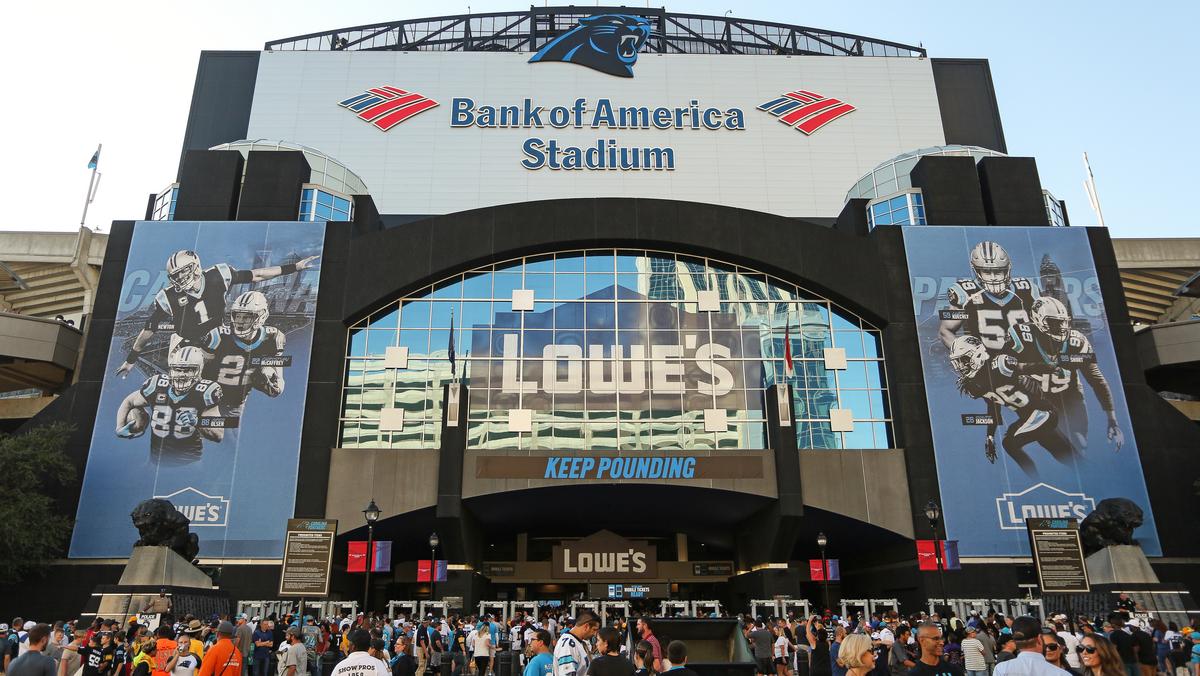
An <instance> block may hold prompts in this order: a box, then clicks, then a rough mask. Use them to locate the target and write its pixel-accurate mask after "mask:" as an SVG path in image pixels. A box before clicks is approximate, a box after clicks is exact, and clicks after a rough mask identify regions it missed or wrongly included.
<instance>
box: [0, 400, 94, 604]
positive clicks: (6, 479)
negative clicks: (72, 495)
mask: <svg viewBox="0 0 1200 676" xmlns="http://www.w3.org/2000/svg"><path fill="white" fill-rule="evenodd" d="M73 429H74V428H72V427H71V426H70V425H67V424H64V423H54V424H50V425H44V426H40V427H35V428H33V429H32V430H30V431H29V432H26V433H24V434H19V435H2V436H0V576H2V577H3V578H4V580H5V581H6V582H8V583H12V582H19V581H20V580H21V579H22V578H23V577H24V576H25V575H27V574H28V573H30V572H32V571H34V570H38V569H41V568H42V567H43V566H44V565H45V564H46V563H47V562H48V561H49V560H50V559H52V558H55V557H57V556H61V555H62V553H63V551H64V549H65V545H66V542H67V538H68V537H69V536H70V534H71V517H70V516H68V515H67V514H64V513H63V512H62V506H61V505H59V504H58V503H57V502H56V501H55V500H54V498H52V497H50V492H51V491H52V490H53V489H55V488H61V487H64V486H71V485H73V484H74V483H75V476H76V473H75V465H74V464H73V463H72V462H71V460H70V459H69V458H68V457H67V454H66V451H65V450H64V449H65V448H66V445H67V440H68V439H69V438H70V437H71V432H72V431H73Z"/></svg>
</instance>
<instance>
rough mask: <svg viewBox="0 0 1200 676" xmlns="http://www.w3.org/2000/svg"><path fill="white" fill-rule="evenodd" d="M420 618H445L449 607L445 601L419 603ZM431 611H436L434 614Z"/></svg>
mask: <svg viewBox="0 0 1200 676" xmlns="http://www.w3.org/2000/svg"><path fill="white" fill-rule="evenodd" d="M419 608H420V611H421V617H428V616H430V615H436V616H437V617H446V613H447V612H448V611H449V607H448V606H447V605H446V602H445V601H421V604H420V606H419ZM433 611H437V612H436V613H435V612H433Z"/></svg>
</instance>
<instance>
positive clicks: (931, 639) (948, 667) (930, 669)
mask: <svg viewBox="0 0 1200 676" xmlns="http://www.w3.org/2000/svg"><path fill="white" fill-rule="evenodd" d="M945 645H946V639H945V638H944V637H943V636H942V629H941V627H940V626H939V625H937V624H934V623H933V622H925V623H922V624H921V626H920V627H918V628H917V646H918V647H919V648H920V650H921V656H920V658H918V660H917V666H915V667H913V668H912V669H909V670H908V676H965V674H964V672H963V668H962V667H961V666H959V665H957V664H951V663H949V662H947V661H945V660H943V659H942V651H943V649H944V647H945Z"/></svg>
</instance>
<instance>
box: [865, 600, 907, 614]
mask: <svg viewBox="0 0 1200 676" xmlns="http://www.w3.org/2000/svg"><path fill="white" fill-rule="evenodd" d="M889 611H894V612H896V613H899V612H900V599H867V612H868V616H870V615H874V614H875V613H886V612H889Z"/></svg>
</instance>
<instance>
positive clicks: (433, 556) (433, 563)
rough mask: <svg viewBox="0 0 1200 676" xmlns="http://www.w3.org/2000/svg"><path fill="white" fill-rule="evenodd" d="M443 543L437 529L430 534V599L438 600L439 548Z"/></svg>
mask: <svg viewBox="0 0 1200 676" xmlns="http://www.w3.org/2000/svg"><path fill="white" fill-rule="evenodd" d="M441 543H442V539H441V538H439V537H438V534H437V531H434V532H432V533H430V534H429V600H430V601H436V600H437V549H438V545H440V544H441Z"/></svg>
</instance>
